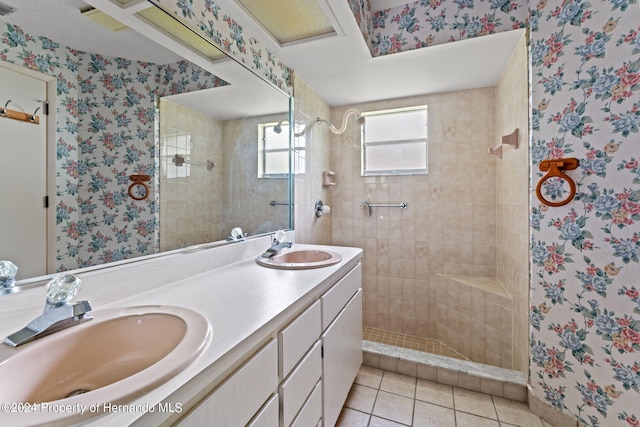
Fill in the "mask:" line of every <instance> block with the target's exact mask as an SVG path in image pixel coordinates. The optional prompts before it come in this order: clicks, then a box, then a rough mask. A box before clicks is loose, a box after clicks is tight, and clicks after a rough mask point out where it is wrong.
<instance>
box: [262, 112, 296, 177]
mask: <svg viewBox="0 0 640 427" xmlns="http://www.w3.org/2000/svg"><path fill="white" fill-rule="evenodd" d="M277 124H278V122H269V123H260V124H258V178H267V179H269V178H271V179H272V178H288V177H289V172H288V171H287V172H283V173H266V172H265V171H266V170H267V163H268V161H267V154H269V153H282V152H286V153H287V154H288V153H289V151H290V147H289V145H288V144H287V146H286V147H284V148H266V145H267V135H269V132H273V128H274V127H275V126H276V125H277ZM280 126H281V127H282V131H281V132H280V133H281V134H284V135H289V123H281V124H280ZM273 133H274V134H275V132H273ZM287 168H289V164H288V163H287Z"/></svg>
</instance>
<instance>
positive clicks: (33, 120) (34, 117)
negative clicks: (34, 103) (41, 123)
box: [29, 107, 40, 123]
mask: <svg viewBox="0 0 640 427" xmlns="http://www.w3.org/2000/svg"><path fill="white" fill-rule="evenodd" d="M39 109H40V107H38V108H36V111H34V112H33V114H32V115H31V117H29V121H30V122H31V123H36V113H37V112H38V110H39Z"/></svg>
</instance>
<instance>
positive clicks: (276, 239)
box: [262, 230, 293, 258]
mask: <svg viewBox="0 0 640 427" xmlns="http://www.w3.org/2000/svg"><path fill="white" fill-rule="evenodd" d="M286 237H287V233H285V232H284V230H278V231H276V232H275V234H274V235H273V240H272V241H271V247H270V248H269V249H267V250H266V251H264V253H263V254H262V258H273V257H274V256H275V255H277V254H278V252H280V251H281V250H283V249H287V248H290V247H291V246H293V242H283V240H284V239H285V238H286Z"/></svg>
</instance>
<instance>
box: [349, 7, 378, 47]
mask: <svg viewBox="0 0 640 427" xmlns="http://www.w3.org/2000/svg"><path fill="white" fill-rule="evenodd" d="M348 1H349V7H350V8H351V12H352V13H353V16H354V18H356V23H357V24H358V28H360V34H362V38H363V39H364V41H365V42H366V43H367V47H368V48H369V51H371V52H373V45H372V44H371V40H372V38H371V34H372V33H373V29H372V28H373V15H372V13H371V3H370V2H369V0H348Z"/></svg>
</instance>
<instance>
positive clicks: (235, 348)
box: [0, 237, 362, 426]
mask: <svg viewBox="0 0 640 427" xmlns="http://www.w3.org/2000/svg"><path fill="white" fill-rule="evenodd" d="M269 242H270V240H269V237H264V238H259V239H253V240H250V241H247V242H242V243H237V244H233V245H227V246H223V247H218V248H212V249H202V250H199V251H192V252H189V253H173V254H171V255H168V256H166V257H159V258H153V259H148V260H144V261H140V262H134V263H131V264H125V265H120V266H115V267H112V268H108V269H103V270H99V271H93V272H86V273H79V274H78V276H79V277H80V278H81V279H82V280H83V283H82V289H81V291H80V292H79V294H78V295H77V296H76V298H75V300H82V299H87V300H89V301H90V302H91V305H92V306H93V310H94V311H96V310H100V309H102V308H109V307H120V306H134V305H150V304H162V305H176V306H183V307H188V308H190V309H192V310H195V311H197V312H199V313H201V314H202V315H204V316H205V317H206V318H207V319H208V321H209V322H210V324H211V327H212V339H211V343H210V344H209V345H208V347H207V348H206V349H205V350H204V352H203V353H202V354H201V355H200V356H199V357H198V359H196V361H195V362H193V363H192V364H191V365H189V366H188V367H187V368H186V369H185V370H184V371H182V372H181V373H179V374H178V375H177V376H175V377H174V378H172V379H171V380H169V381H167V382H166V383H164V384H163V385H161V386H159V387H158V388H156V389H154V390H152V391H151V392H149V393H147V394H146V395H144V396H142V397H140V398H139V399H136V400H135V401H132V402H130V403H131V404H132V405H144V404H147V405H157V404H158V403H159V402H164V403H172V404H178V403H179V404H180V405H182V406H183V407H190V406H191V405H193V404H195V403H196V402H197V401H199V400H200V399H202V398H203V397H204V396H205V395H206V394H207V393H208V392H209V391H210V390H211V389H213V388H214V387H215V385H216V384H217V383H219V382H220V380H221V379H223V378H224V377H226V376H227V375H228V374H229V373H231V372H232V371H233V370H234V369H235V368H236V367H237V366H238V365H239V364H240V363H242V362H243V361H244V359H241V360H238V358H239V357H240V358H242V357H243V355H246V357H248V356H249V355H250V354H251V353H253V351H255V350H257V349H258V348H259V347H260V346H262V345H263V344H264V343H265V342H267V341H268V340H269V339H270V338H271V337H275V336H276V334H277V328H278V326H279V325H280V324H281V323H283V322H284V321H286V320H287V319H290V318H292V317H294V316H295V315H296V314H297V313H299V312H301V311H302V310H303V309H304V307H305V306H307V305H308V304H309V303H310V302H311V301H312V300H313V299H314V298H317V297H318V296H320V295H321V294H322V293H323V292H325V291H326V290H327V289H328V288H329V286H330V285H331V284H332V283H335V282H336V281H337V280H338V279H339V278H340V277H342V276H343V275H344V274H346V273H347V272H348V271H349V270H350V269H351V268H352V267H354V266H355V265H357V263H358V262H359V261H360V258H361V256H362V250H361V249H357V248H348V247H337V246H317V245H301V244H296V245H294V248H295V249H302V248H305V249H309V248H321V247H322V248H325V249H327V250H331V251H334V252H337V253H339V254H340V255H342V258H343V259H342V261H341V262H340V263H338V264H336V265H333V266H328V267H323V268H317V269H310V270H277V269H270V268H265V267H261V266H259V265H257V264H256V262H255V257H256V256H257V255H259V254H260V253H262V252H263V251H264V250H265V249H266V248H268V247H269ZM44 301H45V290H44V288H43V287H39V288H35V289H29V290H26V291H23V292H19V293H17V294H12V295H5V296H0V313H2V322H1V323H0V336H1V337H5V336H7V335H9V334H10V333H13V332H15V331H16V330H18V329H21V328H22V327H24V326H25V325H26V324H27V323H28V322H30V321H31V320H32V319H33V318H35V317H37V316H38V315H40V314H41V313H42V309H43V306H44ZM41 339H47V338H46V337H45V338H41ZM28 345H29V344H25V346H24V347H26V346H28ZM0 347H2V348H0V361H1V360H4V359H6V358H7V357H10V356H12V355H13V354H15V353H16V352H19V351H20V349H21V348H24V347H18V348H17V349H13V348H10V347H8V346H6V345H4V344H2V345H0ZM246 357H245V358H246ZM0 363H1V362H0ZM199 389H200V392H198V390H199ZM185 412H186V411H183V412H182V413H179V414H171V413H158V412H154V413H150V414H146V415H145V414H142V413H111V414H104V415H101V416H99V417H96V418H92V419H90V420H88V421H86V422H85V423H86V424H88V425H92V426H94V425H95V426H102V425H105V426H107V425H108V426H113V425H130V424H134V423H135V424H136V425H154V426H158V425H163V424H164V425H169V424H171V423H172V422H174V421H175V420H177V419H178V418H180V417H181V416H182V415H184V413H185ZM0 424H2V414H0Z"/></svg>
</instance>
